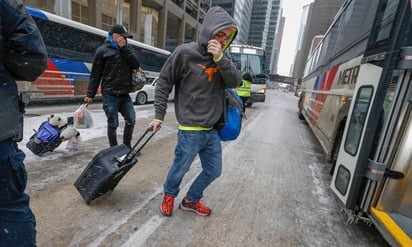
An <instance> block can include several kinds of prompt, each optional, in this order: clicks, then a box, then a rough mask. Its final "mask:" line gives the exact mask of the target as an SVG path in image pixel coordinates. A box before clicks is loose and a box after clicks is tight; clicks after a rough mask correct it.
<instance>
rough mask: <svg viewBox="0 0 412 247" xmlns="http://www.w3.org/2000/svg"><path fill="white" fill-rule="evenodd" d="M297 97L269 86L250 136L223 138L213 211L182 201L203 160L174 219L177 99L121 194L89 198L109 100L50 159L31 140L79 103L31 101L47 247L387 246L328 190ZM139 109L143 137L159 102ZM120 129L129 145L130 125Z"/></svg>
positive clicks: (33, 176) (35, 172)
mask: <svg viewBox="0 0 412 247" xmlns="http://www.w3.org/2000/svg"><path fill="white" fill-rule="evenodd" d="M297 100H298V98H297V97H295V96H294V95H293V93H284V92H281V91H276V90H275V91H268V94H267V99H266V102H265V103H256V104H254V105H253V107H252V108H247V111H246V114H247V117H248V119H247V120H245V121H244V124H243V129H242V133H241V136H240V137H239V138H238V140H236V141H234V142H227V143H223V173H222V176H221V177H220V178H218V179H217V180H216V181H215V182H214V183H213V184H212V185H211V186H209V187H208V189H207V190H206V191H205V194H204V198H203V202H204V203H205V204H206V205H208V206H210V207H211V208H212V214H211V215H210V216H209V217H200V216H197V215H195V214H193V213H190V212H183V211H181V210H179V209H178V207H177V206H178V203H179V202H180V201H181V199H182V197H183V196H184V193H185V192H186V191H187V188H188V186H189V185H190V184H191V182H192V181H193V179H194V178H195V176H196V175H197V174H198V172H199V171H200V164H199V160H195V162H194V164H193V165H192V168H191V170H190V171H189V172H188V174H187V175H186V177H185V179H184V180H183V183H182V186H181V193H180V194H179V196H178V197H177V198H176V200H175V211H174V213H173V216H172V217H170V218H167V217H164V216H162V215H161V214H160V212H159V207H160V203H161V201H162V186H163V182H164V178H165V176H166V174H167V172H168V169H169V167H170V165H171V163H172V161H173V153H174V146H175V143H176V132H177V131H176V130H177V123H176V120H175V118H174V112H173V103H170V104H169V113H168V115H167V119H166V121H165V123H164V124H163V127H162V129H161V130H160V132H159V133H158V134H156V135H155V136H154V137H153V139H152V140H151V141H150V142H149V143H148V145H147V146H146V147H145V148H144V150H142V155H141V156H140V157H138V159H139V161H138V163H137V164H136V166H135V167H133V168H132V169H131V170H130V171H129V173H128V174H126V176H125V177H124V178H123V180H122V181H121V182H120V183H119V185H118V186H117V187H116V189H115V190H114V191H113V192H111V193H108V194H106V195H104V196H102V197H101V198H98V199H97V200H95V201H93V202H92V203H91V204H90V205H86V203H85V202H84V201H83V199H82V198H81V196H80V194H79V193H78V192H77V190H76V189H75V187H74V186H73V184H74V182H75V181H76V179H77V178H78V176H79V175H80V174H81V172H82V171H83V169H84V168H85V167H86V165H87V164H88V162H89V161H90V159H91V158H92V157H93V156H94V155H95V154H96V153H97V152H98V151H100V150H102V149H104V148H107V147H108V141H107V138H106V118H105V116H104V113H103V111H102V110H101V104H98V103H96V104H93V105H92V106H91V107H90V110H91V112H92V115H93V119H94V123H95V126H94V127H93V128H91V129H81V130H79V131H80V133H81V136H82V138H83V143H82V146H81V149H80V150H79V151H77V152H69V151H67V150H66V149H65V145H66V142H63V143H62V144H61V145H60V146H59V147H58V148H57V149H56V150H55V151H53V152H51V153H48V154H46V155H44V156H43V157H38V156H36V155H33V154H32V153H31V152H30V150H28V149H27V148H26V147H25V143H26V142H27V140H28V138H29V137H30V135H31V134H32V133H33V128H35V129H37V128H38V126H39V125H40V123H41V122H43V121H45V120H46V119H47V116H48V115H50V114H52V113H54V114H59V115H60V116H63V117H67V116H72V115H73V112H74V110H76V108H77V107H78V105H77V106H76V105H69V106H53V107H30V108H29V109H27V116H26V118H25V139H24V140H23V142H22V143H20V147H21V148H22V149H23V150H24V151H25V152H26V154H27V158H26V162H25V164H26V167H27V170H28V176H29V183H28V187H27V192H28V193H29V194H30V196H31V206H32V209H33V211H34V213H35V215H36V218H37V232H38V234H37V242H38V246H39V247H48V246H50V247H59V246H64V247H66V246H91V247H93V246H113V247H122V246H123V247H126V246H127V247H129V246H130V247H132V246H133V247H135V246H190V247H192V246H202V247H203V246H211V247H212V246H213V247H215V246H230V247H232V246H268V247H269V246H270V247H272V246H275V247H276V246H279V247H284V246H327V247H329V246H388V245H387V244H386V242H385V241H384V239H383V238H382V237H381V236H380V234H379V233H378V232H377V230H376V229H375V228H374V227H367V226H365V225H364V224H362V223H360V224H358V225H347V224H346V216H345V215H344V214H343V212H341V210H340V208H339V203H338V201H337V199H336V198H335V196H334V194H333V193H332V191H331V190H330V188H329V183H330V180H331V177H330V175H329V168H330V165H329V164H327V163H325V162H324V158H323V155H322V152H321V149H320V147H319V145H318V143H317V141H316V140H315V139H314V137H313V135H312V133H311V131H310V129H309V128H308V126H307V125H306V124H305V123H304V122H302V121H301V120H298V118H297ZM135 108H136V113H137V118H138V119H137V123H136V128H135V134H134V140H137V139H138V138H139V136H140V135H141V134H142V133H143V132H144V130H145V129H146V127H147V125H148V123H149V122H150V121H151V119H152V118H153V105H145V106H136V107H135ZM120 119H122V118H121V117H120ZM121 126H123V121H121ZM118 134H119V137H118V140H119V142H120V141H121V138H122V127H121V128H120V129H119V131H118Z"/></svg>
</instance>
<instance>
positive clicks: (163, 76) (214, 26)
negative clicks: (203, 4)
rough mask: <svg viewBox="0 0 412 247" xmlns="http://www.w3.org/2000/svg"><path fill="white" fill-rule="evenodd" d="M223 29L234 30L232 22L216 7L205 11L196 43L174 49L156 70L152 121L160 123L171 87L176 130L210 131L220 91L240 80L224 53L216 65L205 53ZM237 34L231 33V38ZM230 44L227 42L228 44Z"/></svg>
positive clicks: (219, 105) (220, 104) (216, 115)
mask: <svg viewBox="0 0 412 247" xmlns="http://www.w3.org/2000/svg"><path fill="white" fill-rule="evenodd" d="M225 28H236V24H235V22H234V20H233V19H232V18H231V17H230V16H229V15H228V13H227V12H226V11H225V10H223V9H222V8H220V7H212V8H210V9H209V11H208V12H207V14H206V16H205V19H204V21H203V25H202V27H201V29H200V34H199V41H198V42H192V43H189V44H182V45H180V46H178V47H177V48H176V49H175V50H174V52H173V53H172V54H171V55H170V56H169V58H168V59H167V61H166V63H165V64H164V65H163V68H162V70H161V71H160V76H159V80H158V82H157V84H156V89H155V102H154V107H155V119H158V120H162V121H163V120H164V116H165V114H166V109H167V102H168V96H169V93H170V92H171V90H172V88H173V86H174V87H175V114H176V118H177V121H178V122H179V124H180V127H179V128H180V129H186V130H199V129H205V128H206V129H207V128H212V127H213V126H214V125H215V124H216V123H217V122H218V120H219V118H220V116H221V115H222V112H223V98H224V89H225V88H226V87H231V88H235V87H237V86H238V85H239V83H240V81H241V74H240V73H239V72H238V70H237V69H236V67H235V65H234V64H233V63H232V61H231V59H230V55H229V53H228V51H227V48H228V47H229V45H230V43H229V42H228V43H227V44H226V46H225V47H224V48H223V49H224V56H223V57H222V59H221V60H220V61H218V62H215V61H213V57H212V55H211V54H209V53H207V43H208V41H209V40H211V39H213V37H214V36H215V34H216V33H218V32H219V31H221V30H222V29H225ZM236 34H237V31H235V32H234V33H232V36H231V37H233V39H234V38H235V37H236ZM233 39H232V41H233ZM232 41H231V42H232Z"/></svg>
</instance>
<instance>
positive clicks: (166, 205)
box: [160, 195, 175, 217]
mask: <svg viewBox="0 0 412 247" xmlns="http://www.w3.org/2000/svg"><path fill="white" fill-rule="evenodd" d="M174 201H175V198H174V196H169V195H164V197H163V202H162V205H161V206H160V212H162V214H163V215H164V216H168V217H170V216H172V213H173V203H174Z"/></svg>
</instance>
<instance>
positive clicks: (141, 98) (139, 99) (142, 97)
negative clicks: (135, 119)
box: [136, 92, 147, 105]
mask: <svg viewBox="0 0 412 247" xmlns="http://www.w3.org/2000/svg"><path fill="white" fill-rule="evenodd" d="M136 103H137V104H138V105H144V104H146V103H147V95H146V94H145V93H143V92H139V93H138V94H137V95H136Z"/></svg>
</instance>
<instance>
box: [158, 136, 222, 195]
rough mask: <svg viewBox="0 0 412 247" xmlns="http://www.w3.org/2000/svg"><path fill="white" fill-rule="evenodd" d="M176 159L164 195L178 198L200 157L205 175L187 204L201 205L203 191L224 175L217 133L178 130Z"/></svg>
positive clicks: (167, 179)
mask: <svg viewBox="0 0 412 247" xmlns="http://www.w3.org/2000/svg"><path fill="white" fill-rule="evenodd" d="M177 137H178V140H177V145H176V149H175V159H174V161H173V165H172V167H171V168H170V170H169V173H168V175H167V178H166V182H165V184H164V193H165V194H166V195H171V196H174V197H176V196H177V195H178V194H179V187H180V184H181V182H182V179H183V176H184V175H185V174H186V172H188V171H189V169H190V166H191V165H192V162H193V160H194V159H195V157H196V155H197V154H199V158H200V161H201V164H202V171H201V172H200V174H199V175H198V176H197V178H196V179H195V181H194V182H193V184H192V185H191V186H190V188H189V191H188V192H187V194H186V196H187V200H188V201H190V202H195V201H199V200H200V199H201V198H202V197H203V191H204V190H205V189H206V187H207V186H209V184H211V183H212V182H213V181H214V180H215V179H216V178H218V177H219V176H220V174H221V173H222V146H221V143H220V137H219V135H218V133H217V131H216V130H215V129H212V130H209V131H185V130H179V132H178V134H177Z"/></svg>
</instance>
